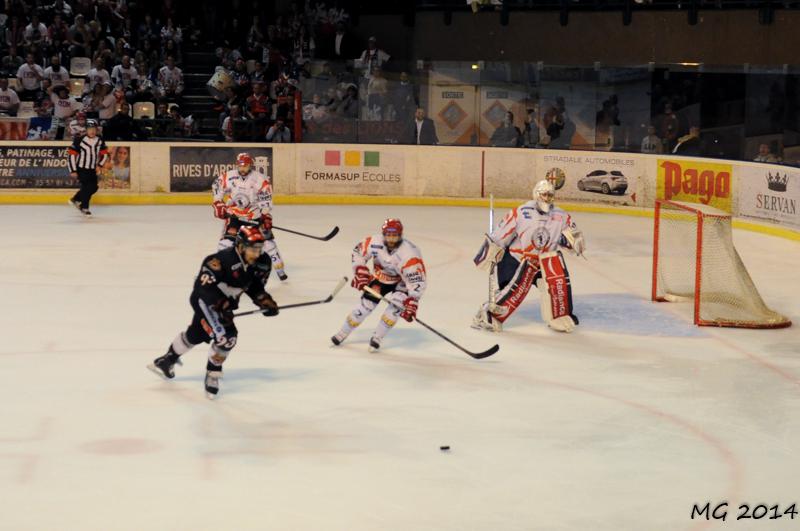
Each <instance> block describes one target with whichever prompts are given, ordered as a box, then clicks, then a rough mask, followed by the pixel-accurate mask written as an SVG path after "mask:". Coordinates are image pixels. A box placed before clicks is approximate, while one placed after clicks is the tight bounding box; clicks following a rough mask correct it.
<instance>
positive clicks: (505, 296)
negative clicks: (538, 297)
mask: <svg viewBox="0 0 800 531" xmlns="http://www.w3.org/2000/svg"><path fill="white" fill-rule="evenodd" d="M536 271H537V270H536V268H534V267H533V266H532V265H531V263H530V262H528V261H527V260H523V261H522V262H520V263H519V265H518V266H517V269H516V271H515V272H514V276H513V277H511V279H510V281H509V282H507V283H506V284H505V285H503V280H504V279H503V278H502V275H503V271H502V268H501V269H500V271H498V277H499V280H500V285H501V286H503V287H502V289H501V290H500V292H499V293H498V294H497V301H495V304H494V306H493V307H492V308H490V311H491V313H492V317H493V318H494V319H495V320H497V321H500V322H501V323H503V322H505V320H506V319H508V318H509V317H510V316H511V314H512V313H514V311H515V310H516V309H517V308H518V307H519V305H520V304H522V301H523V300H525V297H526V296H527V295H528V291H530V289H531V284H533V277H534V276H536Z"/></svg>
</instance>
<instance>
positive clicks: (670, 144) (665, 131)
mask: <svg viewBox="0 0 800 531" xmlns="http://www.w3.org/2000/svg"><path fill="white" fill-rule="evenodd" d="M655 122H656V127H657V130H658V136H659V137H661V140H662V142H663V143H664V147H665V151H668V152H672V150H673V148H674V147H675V142H676V140H677V139H678V130H679V129H680V121H679V120H678V115H677V114H675V111H673V110H672V104H671V103H666V104H664V112H663V114H661V115H660V116H658V117H657V118H656V120H655Z"/></svg>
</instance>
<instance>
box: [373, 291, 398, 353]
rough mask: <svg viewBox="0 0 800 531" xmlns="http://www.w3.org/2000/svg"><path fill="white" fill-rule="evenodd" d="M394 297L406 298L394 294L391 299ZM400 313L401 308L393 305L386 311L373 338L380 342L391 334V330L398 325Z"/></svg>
mask: <svg viewBox="0 0 800 531" xmlns="http://www.w3.org/2000/svg"><path fill="white" fill-rule="evenodd" d="M393 295H401V296H403V297H404V294H398V293H397V292H395V293H392V295H390V297H392V296H393ZM392 298H400V297H392ZM400 312H401V310H400V309H399V308H397V307H396V306H394V305H391V304H390V305H389V307H388V308H386V310H384V312H383V315H381V320H380V321H378V326H376V327H375V332H374V333H373V334H372V336H373V337H375V338H377V339H378V342H380V340H381V339H383V338H384V337H385V336H386V334H388V333H389V330H391V329H392V328H393V327H394V325H395V324H397V318H398V317H399V316H400Z"/></svg>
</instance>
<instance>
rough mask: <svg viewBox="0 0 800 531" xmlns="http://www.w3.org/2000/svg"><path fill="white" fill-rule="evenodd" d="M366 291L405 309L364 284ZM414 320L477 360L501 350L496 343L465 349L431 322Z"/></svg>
mask: <svg viewBox="0 0 800 531" xmlns="http://www.w3.org/2000/svg"><path fill="white" fill-rule="evenodd" d="M364 291H366V292H367V293H369V294H370V295H372V296H373V297H377V298H378V299H381V300H383V301H386V302H387V303H388V304H391V305H392V306H394V307H395V308H399V309H401V310H402V309H403V307H402V306H400V305H399V304H397V303H396V302H393V301H390V300H389V299H387V298H386V297H384V296H383V295H381V294H380V293H379V292H377V291H375V290H374V289H372V288H371V287H369V286H364ZM414 320H415V321H416V322H418V323H419V324H421V325H422V326H424V327H425V328H427V329H428V330H430V331H431V332H433V333H434V334H436V335H437V336H439V337H441V338H442V339H444V340H445V341H447V342H448V343H450V344H451V345H453V346H454V347H456V348H457V349H458V350H460V351H461V352H463V353H464V354H466V355H468V356H470V357H473V358H475V359H476V360H482V359H483V358H488V357H489V356H491V355H492V354H494V353H495V352H497V351H498V350H500V345H495V346H493V347H491V348H489V349H487V350H484V351H483V352H470V351H469V350H467V349H465V348H464V347H462V346H461V345H459V344H458V343H456V342H455V341H453V340H452V339H450V338H449V337H447V336H446V335H444V334H442V333H441V332H439V331H438V330H436V329H435V328H433V327H432V326H430V325H429V324H427V323H425V322H423V321H420V319H419V318H418V317H414Z"/></svg>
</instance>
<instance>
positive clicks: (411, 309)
mask: <svg viewBox="0 0 800 531" xmlns="http://www.w3.org/2000/svg"><path fill="white" fill-rule="evenodd" d="M417 308H419V301H418V300H417V299H415V298H414V297H406V300H404V301H403V311H402V312H400V317H402V318H403V319H405V320H406V321H408V322H409V323H410V322H411V321H413V320H414V318H415V317H416V316H417Z"/></svg>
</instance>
